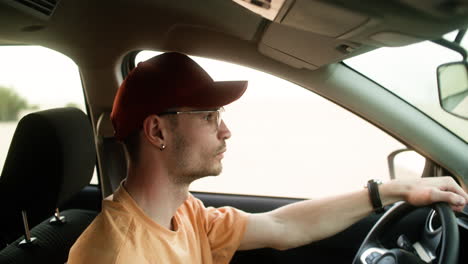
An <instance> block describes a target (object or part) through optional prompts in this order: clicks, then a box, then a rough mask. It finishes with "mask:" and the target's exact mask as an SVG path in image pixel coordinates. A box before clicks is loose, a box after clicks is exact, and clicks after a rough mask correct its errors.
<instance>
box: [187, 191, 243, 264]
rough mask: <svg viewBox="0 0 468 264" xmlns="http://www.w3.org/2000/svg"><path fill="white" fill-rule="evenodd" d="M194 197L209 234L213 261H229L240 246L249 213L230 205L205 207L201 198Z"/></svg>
mask: <svg viewBox="0 0 468 264" xmlns="http://www.w3.org/2000/svg"><path fill="white" fill-rule="evenodd" d="M193 199H195V200H196V203H197V207H198V210H199V216H200V217H201V218H202V219H201V220H202V221H203V225H204V228H205V231H206V234H207V235H208V240H209V242H210V246H211V252H212V255H213V263H229V261H230V260H231V258H232V256H233V255H234V253H235V252H236V250H237V249H238V248H239V246H240V242H241V240H242V238H243V236H244V233H245V229H246V226H247V219H248V215H249V214H248V213H246V212H244V211H241V210H239V209H236V208H233V207H230V206H226V207H221V208H213V207H208V208H205V206H204V205H203V203H202V202H201V201H200V200H198V199H196V198H195V197H193Z"/></svg>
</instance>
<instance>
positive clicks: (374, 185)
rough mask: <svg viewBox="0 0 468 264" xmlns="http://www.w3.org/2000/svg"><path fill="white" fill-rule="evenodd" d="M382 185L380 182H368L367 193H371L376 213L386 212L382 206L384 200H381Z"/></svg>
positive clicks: (370, 196)
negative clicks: (380, 187) (380, 189)
mask: <svg viewBox="0 0 468 264" xmlns="http://www.w3.org/2000/svg"><path fill="white" fill-rule="evenodd" d="M380 184H382V182H381V181H379V180H374V179H372V180H369V181H368V182H367V186H366V187H367V191H368V192H369V198H370V201H371V203H372V207H373V208H374V212H376V213H383V212H384V211H385V210H384V208H383V206H382V200H381V199H380V193H379V185H380Z"/></svg>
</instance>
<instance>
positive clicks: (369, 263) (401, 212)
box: [353, 202, 459, 264]
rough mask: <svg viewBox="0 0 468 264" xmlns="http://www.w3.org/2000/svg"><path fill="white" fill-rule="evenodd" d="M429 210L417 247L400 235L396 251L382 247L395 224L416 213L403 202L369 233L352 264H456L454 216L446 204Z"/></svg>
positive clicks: (457, 247)
mask: <svg viewBox="0 0 468 264" xmlns="http://www.w3.org/2000/svg"><path fill="white" fill-rule="evenodd" d="M430 207H431V208H432V209H433V210H431V212H430V213H429V216H428V218H427V219H426V224H425V226H424V227H423V231H422V235H421V239H420V241H419V242H418V243H415V244H414V245H412V243H410V242H409V241H408V239H407V238H406V237H405V236H404V235H401V236H400V237H399V238H398V242H397V245H398V246H399V248H394V249H387V248H385V247H384V246H383V243H382V241H383V235H384V234H385V233H386V232H387V231H389V229H390V228H391V227H392V225H393V224H395V222H396V221H397V220H399V219H401V218H402V217H403V216H406V215H408V214H409V213H411V212H413V211H415V210H416V209H418V208H417V207H414V206H412V205H410V204H408V203H405V202H399V203H397V204H395V205H394V206H393V207H392V208H391V209H390V210H388V211H387V212H386V213H385V214H384V215H383V216H382V217H381V218H380V219H379V221H378V222H377V223H376V224H375V225H374V227H373V228H372V229H371V231H370V233H369V234H368V235H367V237H366V238H365V239H364V242H363V243H362V244H361V247H360V248H359V250H358V253H357V254H356V256H355V257H354V261H353V264H410V263H412V264H418V263H421V264H424V263H436V262H433V261H434V260H435V259H437V263H438V264H456V263H458V250H459V234H458V225H457V222H456V218H455V214H454V213H453V211H452V209H451V208H450V207H449V206H448V204H447V203H435V204H432V205H430ZM437 221H440V222H437ZM434 223H435V224H434ZM403 248H404V249H403ZM438 248H439V249H438ZM437 252H438V253H437ZM421 258H423V259H424V261H423V260H422V259H421Z"/></svg>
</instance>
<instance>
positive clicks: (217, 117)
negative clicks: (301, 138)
mask: <svg viewBox="0 0 468 264" xmlns="http://www.w3.org/2000/svg"><path fill="white" fill-rule="evenodd" d="M223 112H224V107H220V108H218V109H216V110H194V111H173V112H171V111H169V112H162V113H159V115H160V116H161V115H181V114H205V115H204V116H203V119H204V120H206V121H208V122H216V127H217V128H218V127H219V126H220V125H221V120H222V117H221V113H223Z"/></svg>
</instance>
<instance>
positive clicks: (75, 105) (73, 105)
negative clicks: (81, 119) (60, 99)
mask: <svg viewBox="0 0 468 264" xmlns="http://www.w3.org/2000/svg"><path fill="white" fill-rule="evenodd" d="M65 107H75V108H78V109H81V107H80V106H79V105H78V104H77V103H73V102H70V103H68V104H66V105H65Z"/></svg>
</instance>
